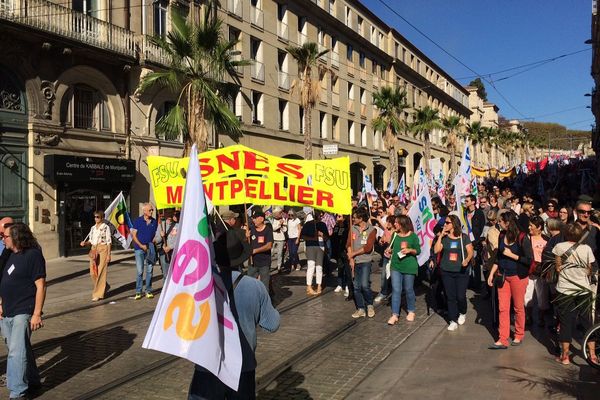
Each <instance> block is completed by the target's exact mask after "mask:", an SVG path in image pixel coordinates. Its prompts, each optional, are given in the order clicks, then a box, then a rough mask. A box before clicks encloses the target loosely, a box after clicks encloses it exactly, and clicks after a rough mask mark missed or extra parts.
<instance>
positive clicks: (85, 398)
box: [74, 288, 355, 400]
mask: <svg viewBox="0 0 600 400" xmlns="http://www.w3.org/2000/svg"><path fill="white" fill-rule="evenodd" d="M331 293H333V289H331V288H326V289H325V290H324V291H323V293H322V294H321V295H320V296H314V297H302V298H301V299H299V300H297V301H294V302H293V303H291V304H288V305H285V306H283V307H281V308H279V309H278V311H279V313H280V314H286V313H289V312H290V311H292V310H294V309H296V308H298V307H300V306H302V305H304V304H307V303H310V302H312V301H315V300H318V299H321V298H323V297H324V296H328V295H330V294H331ZM354 323H355V321H352V323H350V324H346V325H344V327H343V328H342V329H338V330H336V331H335V332H334V335H330V336H331V337H332V338H333V337H334V336H337V335H339V334H340V333H341V332H343V331H345V330H347V329H348V328H349V327H350V326H352V325H354ZM320 342H323V340H318V341H317V343H313V344H311V345H310V346H309V351H310V353H311V354H312V353H313V352H314V351H316V350H318V348H320V347H321V346H322V345H323V344H321V343H320ZM305 351H306V350H304V351H302V352H301V353H304V352H305ZM305 357H306V355H303V356H302V357H297V358H296V357H292V358H291V359H290V360H292V362H286V363H283V364H281V365H278V366H276V367H275V368H273V369H271V370H270V371H269V372H268V373H267V374H264V375H263V376H262V377H261V378H260V384H261V385H265V386H266V385H268V383H270V382H272V381H273V380H274V379H276V378H277V376H279V375H280V373H277V369H279V368H285V370H287V369H289V368H291V366H292V365H293V364H294V363H296V362H299V361H300V360H302V359H304V358H305ZM177 361H182V359H181V358H180V357H176V356H172V355H169V356H166V357H163V358H161V359H159V360H157V361H155V362H153V363H151V364H148V365H146V366H144V367H142V368H139V369H136V370H135V371H132V372H130V373H128V374H126V375H124V376H122V377H120V378H117V379H115V380H112V381H110V382H108V383H106V384H104V385H102V386H100V387H97V388H94V389H92V390H90V391H88V392H86V393H83V394H81V395H79V396H77V397H75V398H74V399H75V400H91V399H96V398H99V397H101V396H104V395H107V394H110V393H111V392H114V391H115V390H117V389H119V388H121V387H122V386H123V385H125V384H128V383H130V382H131V381H133V380H139V379H142V378H144V377H145V376H146V375H148V374H150V373H152V372H154V371H156V370H160V369H166V368H167V367H170V366H171V365H172V364H174V363H175V362H177ZM257 384H258V381H257ZM261 387H262V386H261ZM258 389H259V388H258V386H257V390H258Z"/></svg>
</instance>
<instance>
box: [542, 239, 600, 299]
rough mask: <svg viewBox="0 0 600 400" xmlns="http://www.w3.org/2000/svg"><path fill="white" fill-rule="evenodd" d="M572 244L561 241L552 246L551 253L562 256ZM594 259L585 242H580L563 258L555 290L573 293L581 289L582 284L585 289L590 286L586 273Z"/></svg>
mask: <svg viewBox="0 0 600 400" xmlns="http://www.w3.org/2000/svg"><path fill="white" fill-rule="evenodd" d="M571 246H573V242H562V243H559V244H557V245H556V246H554V249H552V253H554V255H557V256H562V255H563V254H565V252H566V251H567V250H569V249H570V248H571ZM594 261H596V259H595V258H594V253H593V252H592V249H591V248H590V246H588V245H587V244H580V245H579V246H578V247H577V249H575V251H573V252H572V253H571V255H570V256H569V257H568V258H567V260H566V262H565V260H563V262H562V269H561V271H560V273H559V274H558V282H557V283H556V291H557V292H559V293H563V294H573V292H579V291H581V287H579V286H577V285H580V286H583V287H584V288H586V289H591V288H590V279H589V275H588V271H589V269H588V268H589V266H590V264H592V263H593V262H594Z"/></svg>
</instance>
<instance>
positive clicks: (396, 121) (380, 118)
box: [371, 86, 408, 185]
mask: <svg viewBox="0 0 600 400" xmlns="http://www.w3.org/2000/svg"><path fill="white" fill-rule="evenodd" d="M373 105H374V106H375V107H377V110H378V112H379V113H378V115H377V117H375V118H374V119H373V121H372V122H371V124H372V126H373V129H375V130H376V131H379V132H382V133H383V143H384V144H385V148H386V150H387V151H388V154H389V158H390V168H391V173H390V179H391V180H392V182H394V184H396V185H397V184H398V182H399V179H398V151H397V150H396V143H397V141H398V134H399V133H400V132H401V130H402V129H403V125H404V122H403V121H402V119H401V118H400V116H401V115H402V113H403V112H404V109H405V108H406V107H407V106H408V105H407V104H406V91H405V90H404V89H400V87H395V88H392V87H389V86H385V87H382V88H381V89H379V91H377V92H375V93H373Z"/></svg>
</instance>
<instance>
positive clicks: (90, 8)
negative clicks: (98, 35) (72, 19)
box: [71, 0, 100, 18]
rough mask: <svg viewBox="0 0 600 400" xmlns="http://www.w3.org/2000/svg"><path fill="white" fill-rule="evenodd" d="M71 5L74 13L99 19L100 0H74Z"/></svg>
mask: <svg viewBox="0 0 600 400" xmlns="http://www.w3.org/2000/svg"><path fill="white" fill-rule="evenodd" d="M71 4H72V9H73V10H74V11H79V12H80V13H83V14H85V15H89V16H92V17H95V18H98V11H99V9H100V1H99V0H73V1H72V3H71Z"/></svg>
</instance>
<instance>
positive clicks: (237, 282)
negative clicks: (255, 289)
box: [231, 274, 244, 291]
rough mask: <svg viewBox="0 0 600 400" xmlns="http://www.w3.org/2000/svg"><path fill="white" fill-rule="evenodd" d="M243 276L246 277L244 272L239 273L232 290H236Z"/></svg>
mask: <svg viewBox="0 0 600 400" xmlns="http://www.w3.org/2000/svg"><path fill="white" fill-rule="evenodd" d="M243 277H244V274H239V275H238V277H237V278H235V281H233V285H231V287H232V291H233V290H235V288H236V287H237V285H238V284H239V283H240V281H241V280H242V278H243Z"/></svg>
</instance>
